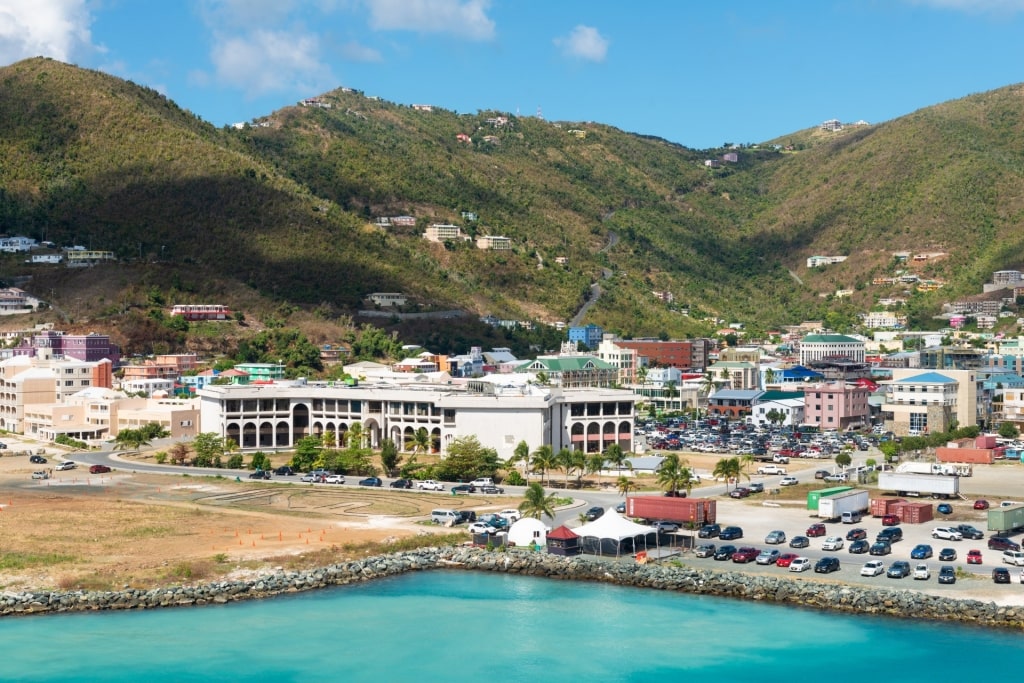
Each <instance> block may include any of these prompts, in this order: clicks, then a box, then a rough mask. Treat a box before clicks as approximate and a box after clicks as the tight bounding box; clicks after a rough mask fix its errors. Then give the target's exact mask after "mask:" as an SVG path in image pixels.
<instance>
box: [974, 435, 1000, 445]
mask: <svg viewBox="0 0 1024 683" xmlns="http://www.w3.org/2000/svg"><path fill="white" fill-rule="evenodd" d="M974 447H975V448H995V447H996V436H995V434H982V435H981V436H978V437H976V438H975V439H974Z"/></svg>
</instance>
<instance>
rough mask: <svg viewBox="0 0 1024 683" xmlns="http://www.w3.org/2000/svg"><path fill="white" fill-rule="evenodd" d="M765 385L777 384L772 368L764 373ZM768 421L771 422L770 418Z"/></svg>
mask: <svg viewBox="0 0 1024 683" xmlns="http://www.w3.org/2000/svg"><path fill="white" fill-rule="evenodd" d="M764 383H765V384H775V370H773V369H772V368H768V369H767V370H765V371H764ZM773 410H774V408H773ZM768 421H769V422H771V418H768Z"/></svg>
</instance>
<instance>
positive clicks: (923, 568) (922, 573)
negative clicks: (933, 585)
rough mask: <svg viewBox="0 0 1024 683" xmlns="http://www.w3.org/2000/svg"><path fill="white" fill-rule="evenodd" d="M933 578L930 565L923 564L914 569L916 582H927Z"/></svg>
mask: <svg viewBox="0 0 1024 683" xmlns="http://www.w3.org/2000/svg"><path fill="white" fill-rule="evenodd" d="M930 578H932V573H931V570H929V569H928V565H927V564H925V563H924V562H921V563H920V564H918V565H917V566H916V567H914V580H915V581H927V580H928V579H930Z"/></svg>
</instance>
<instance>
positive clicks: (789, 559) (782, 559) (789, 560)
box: [775, 553, 800, 567]
mask: <svg viewBox="0 0 1024 683" xmlns="http://www.w3.org/2000/svg"><path fill="white" fill-rule="evenodd" d="M798 557H800V556H799V555H797V554H796V553H782V554H781V555H779V559H778V560H776V561H775V566H776V567H788V566H789V565H791V564H793V560H795V559H796V558H798Z"/></svg>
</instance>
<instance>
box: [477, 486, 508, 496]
mask: <svg viewBox="0 0 1024 683" xmlns="http://www.w3.org/2000/svg"><path fill="white" fill-rule="evenodd" d="M480 493H483V494H484V495H488V496H494V495H497V494H499V493H505V489H503V488H501V487H500V486H494V485H493V484H491V485H489V486H481V487H480Z"/></svg>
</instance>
